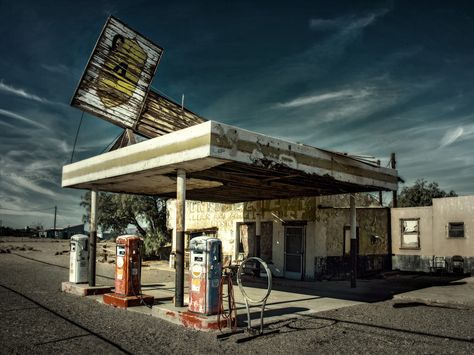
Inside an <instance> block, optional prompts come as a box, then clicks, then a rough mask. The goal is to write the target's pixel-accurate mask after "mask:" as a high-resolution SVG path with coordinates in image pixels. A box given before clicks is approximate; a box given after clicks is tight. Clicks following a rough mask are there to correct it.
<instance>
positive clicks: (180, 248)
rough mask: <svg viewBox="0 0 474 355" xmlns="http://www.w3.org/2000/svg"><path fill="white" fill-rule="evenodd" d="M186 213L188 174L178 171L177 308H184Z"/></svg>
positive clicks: (175, 303) (175, 298)
mask: <svg viewBox="0 0 474 355" xmlns="http://www.w3.org/2000/svg"><path fill="white" fill-rule="evenodd" d="M185 212H186V172H185V171H184V170H183V169H178V171H177V180H176V228H175V230H176V274H175V292H174V305H175V307H184V231H185V225H184V221H185Z"/></svg>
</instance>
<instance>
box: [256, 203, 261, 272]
mask: <svg viewBox="0 0 474 355" xmlns="http://www.w3.org/2000/svg"><path fill="white" fill-rule="evenodd" d="M261 241H262V204H261V201H257V213H256V214H255V256H256V257H257V258H260V256H261V251H260V249H261ZM257 275H258V276H260V263H257Z"/></svg>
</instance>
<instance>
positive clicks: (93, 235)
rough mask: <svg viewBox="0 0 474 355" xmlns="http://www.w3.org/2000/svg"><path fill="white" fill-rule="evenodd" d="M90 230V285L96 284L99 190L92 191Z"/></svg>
mask: <svg viewBox="0 0 474 355" xmlns="http://www.w3.org/2000/svg"><path fill="white" fill-rule="evenodd" d="M90 218H91V220H90V231H89V286H95V266H96V261H95V259H96V250H97V190H92V191H91V211H90Z"/></svg>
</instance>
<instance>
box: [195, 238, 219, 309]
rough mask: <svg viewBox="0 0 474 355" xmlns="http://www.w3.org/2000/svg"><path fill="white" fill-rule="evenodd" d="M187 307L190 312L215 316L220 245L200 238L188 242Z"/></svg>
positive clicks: (217, 301) (217, 302)
mask: <svg viewBox="0 0 474 355" xmlns="http://www.w3.org/2000/svg"><path fill="white" fill-rule="evenodd" d="M189 249H190V252H191V255H190V259H191V260H190V265H189V269H190V270H189V271H190V273H189V278H190V281H189V285H190V287H189V305H188V309H189V311H191V312H196V313H201V314H206V315H210V314H216V313H217V312H218V310H219V282H220V279H221V274H222V252H221V249H222V243H221V241H220V240H219V239H217V238H213V237H208V236H201V237H196V238H193V239H191V241H190V242H189Z"/></svg>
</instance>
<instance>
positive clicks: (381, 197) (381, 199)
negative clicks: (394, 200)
mask: <svg viewBox="0 0 474 355" xmlns="http://www.w3.org/2000/svg"><path fill="white" fill-rule="evenodd" d="M377 165H378V166H380V160H377ZM379 204H380V207H382V206H383V195H382V190H379Z"/></svg>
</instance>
